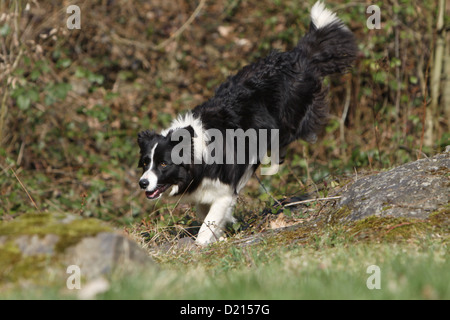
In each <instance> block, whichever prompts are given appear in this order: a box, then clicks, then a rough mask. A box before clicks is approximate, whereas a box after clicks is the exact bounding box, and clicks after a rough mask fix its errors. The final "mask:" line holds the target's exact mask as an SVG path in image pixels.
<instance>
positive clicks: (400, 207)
mask: <svg viewBox="0 0 450 320" xmlns="http://www.w3.org/2000/svg"><path fill="white" fill-rule="evenodd" d="M449 197H450V153H449V152H445V153H442V154H438V155H436V156H434V157H433V158H429V159H421V160H417V161H414V162H411V163H408V164H405V165H402V166H399V167H397V168H394V169H392V170H389V171H387V172H382V173H379V174H376V175H373V176H369V177H364V178H361V179H359V180H358V181H356V182H355V183H353V184H352V185H351V186H350V187H349V188H348V189H347V190H346V191H345V192H344V193H343V194H342V198H341V201H340V203H339V205H340V207H346V208H348V209H349V210H350V211H351V212H350V213H349V214H348V215H346V216H345V218H344V219H345V220H358V219H363V218H365V217H368V216H372V215H375V216H380V217H384V216H393V217H411V218H421V219H424V218H427V217H428V216H429V215H430V214H431V213H432V212H434V211H436V210H438V209H440V208H442V207H443V206H445V205H448V203H449Z"/></svg>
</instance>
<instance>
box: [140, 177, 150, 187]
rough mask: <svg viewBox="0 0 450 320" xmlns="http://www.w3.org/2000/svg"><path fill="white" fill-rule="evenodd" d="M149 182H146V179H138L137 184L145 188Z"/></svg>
mask: <svg viewBox="0 0 450 320" xmlns="http://www.w3.org/2000/svg"><path fill="white" fill-rule="evenodd" d="M149 184H150V183H149V182H148V180H147V179H142V180H139V186H140V187H141V188H142V189H146V188H147V187H148V185H149Z"/></svg>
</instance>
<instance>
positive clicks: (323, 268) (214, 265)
mask: <svg viewBox="0 0 450 320" xmlns="http://www.w3.org/2000/svg"><path fill="white" fill-rule="evenodd" d="M216 251H219V254H217V253H218V252H216ZM222 251H225V252H227V254H224V255H220V252H222ZM216 254H217V255H216ZM446 255H448V248H447V247H446V246H442V245H439V244H438V243H418V242H417V243H409V244H401V245H399V244H396V243H381V244H374V243H370V244H367V243H365V244H355V245H351V246H348V245H338V246H335V247H324V248H320V249H319V250H318V249H317V248H313V247H310V246H306V247H305V246H301V245H294V246H290V247H278V246H276V245H275V244H270V245H268V244H267V243H260V244H257V245H254V246H250V247H245V248H239V247H236V246H233V245H231V246H230V245H229V244H227V243H221V244H217V245H215V246H212V247H210V248H208V249H205V250H203V251H195V252H188V253H186V252H185V253H177V254H174V253H171V254H161V255H158V256H157V257H156V258H157V260H158V261H159V265H160V267H161V268H159V269H157V268H152V269H148V270H144V271H137V272H136V273H133V274H131V275H130V274H128V275H127V276H124V275H119V274H114V275H112V276H111V277H110V278H108V282H109V284H110V286H109V288H108V290H107V291H106V292H102V293H100V294H98V295H97V296H96V298H97V299H175V300H178V299H201V300H209V299H236V300H240V299H250V300H265V299H269V300H272V299H449V298H450V273H449V272H448V270H450V262H449V260H448V259H446ZM371 265H377V266H378V267H379V268H380V271H381V274H380V284H381V288H380V289H373V290H370V289H368V287H367V285H366V282H367V280H368V278H369V277H370V276H371V275H372V273H367V268H368V267H369V266H371ZM83 285H85V284H82V289H83ZM47 289H48V290H47ZM47 289H46V290H44V291H42V288H35V289H31V290H26V291H13V292H9V293H8V294H6V295H5V294H4V293H2V294H0V296H2V298H44V299H46V298H49V299H54V298H56V297H57V298H69V299H70V298H76V297H77V294H78V293H77V292H76V291H75V292H74V291H68V290H67V289H64V288H63V286H59V288H58V286H53V287H50V288H47Z"/></svg>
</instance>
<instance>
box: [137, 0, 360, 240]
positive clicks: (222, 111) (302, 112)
mask: <svg viewBox="0 0 450 320" xmlns="http://www.w3.org/2000/svg"><path fill="white" fill-rule="evenodd" d="M356 54H357V46H356V42H355V38H354V36H353V34H352V32H351V31H350V30H349V29H348V28H347V27H346V26H345V25H344V24H343V22H342V21H341V20H340V19H339V18H338V17H337V16H336V14H335V13H333V12H331V11H330V10H328V9H326V8H325V6H324V4H323V3H322V2H320V1H318V2H317V3H316V4H315V5H314V6H313V7H312V10H311V24H310V28H309V31H308V33H307V34H306V35H305V36H304V37H303V38H302V39H300V41H299V43H298V45H297V46H296V47H295V48H294V49H293V50H291V51H288V52H272V53H270V54H269V56H268V57H266V58H264V59H261V60H259V61H257V62H255V63H253V64H250V65H248V66H246V67H244V68H243V69H242V70H240V71H239V72H238V73H237V74H236V75H234V76H231V77H229V78H228V79H227V80H226V82H224V83H223V84H222V85H220V86H219V87H218V88H217V89H216V92H215V96H214V97H212V98H210V99H209V100H208V101H206V102H204V103H203V104H201V105H199V106H197V107H195V108H194V109H193V110H191V111H189V112H188V113H187V114H185V115H182V116H178V117H177V118H176V119H175V120H174V121H173V122H172V124H171V126H170V127H169V128H168V129H166V130H163V131H162V132H161V134H157V133H156V132H154V131H150V130H146V131H142V132H140V133H139V134H138V144H139V147H140V159H139V167H140V168H142V169H143V174H142V176H141V178H140V180H139V186H140V187H141V188H142V189H144V190H145V194H146V196H147V198H148V199H158V198H160V197H161V196H162V195H163V194H164V195H165V196H169V197H174V196H178V197H179V199H178V200H179V201H180V200H181V201H182V202H187V203H194V204H196V213H197V218H198V219H200V220H201V221H202V222H203V224H202V226H201V228H200V231H199V233H198V235H197V239H196V243H197V244H199V245H206V244H209V243H211V242H214V241H216V240H218V239H219V238H220V237H221V235H222V234H223V232H224V228H225V225H226V224H227V223H230V222H233V221H234V218H233V216H232V211H233V207H234V204H235V202H236V198H237V195H238V194H239V192H240V191H241V189H242V188H243V187H244V186H245V185H246V183H247V181H248V180H249V179H250V177H251V176H252V175H253V173H254V172H255V170H256V169H257V168H258V166H260V165H261V163H262V162H263V160H264V159H263V157H262V155H263V154H265V153H266V152H267V151H268V152H270V153H271V154H275V155H277V157H276V159H275V160H276V162H277V164H278V163H281V162H282V161H283V160H284V155H285V154H286V148H287V146H288V145H289V144H290V143H291V142H293V141H295V140H297V139H303V140H306V141H308V142H314V141H315V140H316V139H317V134H318V133H319V132H320V130H321V129H322V128H323V126H324V125H325V124H326V122H327V117H328V106H327V102H326V94H327V89H326V88H325V87H324V85H323V78H324V77H325V76H327V75H330V74H334V73H344V72H346V71H348V70H349V69H350V68H351V66H352V63H353V61H354V60H355V58H356ZM230 131H231V132H232V133H234V136H231V139H227V138H228V137H229V136H230ZM269 131H270V134H268V133H269ZM236 132H240V133H241V136H239V134H236ZM249 132H250V133H249ZM252 132H254V133H256V134H251V133H252ZM261 132H263V133H264V134H262V135H261V134H259V133H261ZM242 133H243V139H240V138H241V137H242ZM186 137H187V138H186ZM262 137H264V138H262ZM181 138H182V139H181ZM237 140H240V143H234V142H239V141H237ZM262 140H264V141H262ZM224 141H226V142H225V143H224ZM261 142H265V143H261ZM230 155H231V156H230ZM279 157H281V159H280V158H279ZM239 159H240V161H238V160H239ZM233 160H234V161H233Z"/></svg>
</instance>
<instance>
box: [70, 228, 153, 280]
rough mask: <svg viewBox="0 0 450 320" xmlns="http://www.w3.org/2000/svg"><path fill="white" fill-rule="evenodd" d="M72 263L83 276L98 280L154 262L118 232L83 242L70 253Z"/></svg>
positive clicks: (102, 233) (103, 233) (107, 233)
mask: <svg viewBox="0 0 450 320" xmlns="http://www.w3.org/2000/svg"><path fill="white" fill-rule="evenodd" d="M65 255H66V258H65V261H67V263H68V264H71V265H77V266H79V267H80V269H81V272H82V274H83V276H86V277H87V278H95V277H98V276H100V275H102V274H107V273H110V272H111V271H112V270H113V269H114V268H116V267H120V269H122V270H124V269H127V268H130V267H133V266H136V265H138V266H145V265H148V264H149V263H151V259H150V257H149V256H148V254H147V253H146V252H145V251H144V250H143V249H142V248H140V247H139V246H138V245H137V244H136V243H135V242H134V241H132V240H130V239H128V238H127V237H125V236H123V235H121V234H119V233H114V232H101V233H99V234H97V235H96V236H95V237H87V238H84V239H82V240H81V241H80V242H79V243H78V244H76V245H75V246H72V247H70V248H68V249H67V250H66V253H65Z"/></svg>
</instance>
